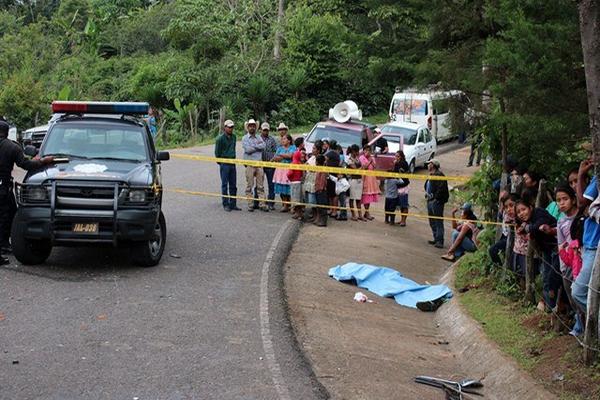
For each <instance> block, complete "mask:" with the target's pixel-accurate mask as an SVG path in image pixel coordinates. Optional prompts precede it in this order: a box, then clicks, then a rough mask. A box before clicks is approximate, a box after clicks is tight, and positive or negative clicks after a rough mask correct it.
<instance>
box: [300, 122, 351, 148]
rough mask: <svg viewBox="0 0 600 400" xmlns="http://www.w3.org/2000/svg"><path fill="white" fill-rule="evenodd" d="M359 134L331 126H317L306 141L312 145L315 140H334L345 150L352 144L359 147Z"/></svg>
mask: <svg viewBox="0 0 600 400" xmlns="http://www.w3.org/2000/svg"><path fill="white" fill-rule="evenodd" d="M361 135H362V133H361V132H358V131H351V130H348V129H341V128H336V127H333V126H326V125H317V127H315V129H313V131H312V132H311V133H310V135H308V137H307V138H306V141H307V142H309V143H314V142H316V141H317V140H324V139H328V140H332V139H333V140H335V141H336V142H338V144H339V145H340V146H342V147H343V148H346V147H348V146H351V145H353V144H356V145H358V146H361V142H362V140H361Z"/></svg>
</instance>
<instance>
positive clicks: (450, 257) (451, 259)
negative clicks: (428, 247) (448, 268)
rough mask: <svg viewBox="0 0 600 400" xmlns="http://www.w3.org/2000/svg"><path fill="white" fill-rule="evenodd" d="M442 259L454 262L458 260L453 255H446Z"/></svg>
mask: <svg viewBox="0 0 600 400" xmlns="http://www.w3.org/2000/svg"><path fill="white" fill-rule="evenodd" d="M442 259H443V260H446V261H454V260H456V257H454V255H452V254H444V255H443V256H442Z"/></svg>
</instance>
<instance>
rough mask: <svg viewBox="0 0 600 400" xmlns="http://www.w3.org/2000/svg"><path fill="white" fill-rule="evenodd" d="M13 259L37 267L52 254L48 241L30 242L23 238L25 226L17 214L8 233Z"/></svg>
mask: <svg viewBox="0 0 600 400" xmlns="http://www.w3.org/2000/svg"><path fill="white" fill-rule="evenodd" d="M10 236H11V244H12V250H13V254H14V256H15V258H16V259H17V260H19V262H20V263H21V264H24V265H38V264H41V263H43V262H44V261H46V260H47V259H48V257H49V256H50V253H51V252H52V244H51V243H50V240H31V239H27V238H26V237H25V225H24V224H23V222H22V221H21V218H20V216H19V212H18V211H17V215H15V219H14V221H13V224H12V230H11V233H10Z"/></svg>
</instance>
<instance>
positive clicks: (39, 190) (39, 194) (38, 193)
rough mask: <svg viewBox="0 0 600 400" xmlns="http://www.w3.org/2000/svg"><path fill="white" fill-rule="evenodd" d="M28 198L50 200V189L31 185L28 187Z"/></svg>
mask: <svg viewBox="0 0 600 400" xmlns="http://www.w3.org/2000/svg"><path fill="white" fill-rule="evenodd" d="M27 200H29V201H46V200H48V190H47V189H46V188H45V187H42V186H39V187H35V186H34V187H30V188H28V189H27Z"/></svg>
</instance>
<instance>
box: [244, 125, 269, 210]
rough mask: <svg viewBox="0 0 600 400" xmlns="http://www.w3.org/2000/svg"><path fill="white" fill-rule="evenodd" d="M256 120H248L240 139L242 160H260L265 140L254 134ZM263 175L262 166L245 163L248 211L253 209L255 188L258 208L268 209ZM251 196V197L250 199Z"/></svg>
mask: <svg viewBox="0 0 600 400" xmlns="http://www.w3.org/2000/svg"><path fill="white" fill-rule="evenodd" d="M256 125H257V122H256V121H255V120H254V119H250V120H248V122H247V123H246V129H248V132H247V133H246V134H245V135H244V138H243V139H242V147H243V148H244V160H252V161H262V155H263V150H264V149H265V142H264V141H263V140H262V138H261V137H260V136H256ZM264 180H265V175H264V172H263V169H262V167H253V166H250V165H246V197H248V198H249V200H248V211H254V200H253V199H254V192H255V190H254V189H255V188H256V196H257V197H258V199H259V201H260V209H261V210H263V211H269V209H268V208H267V205H266V204H265V189H264ZM250 198H251V199H250Z"/></svg>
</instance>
